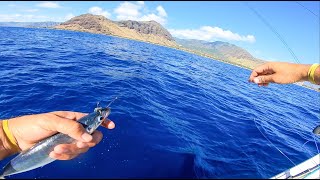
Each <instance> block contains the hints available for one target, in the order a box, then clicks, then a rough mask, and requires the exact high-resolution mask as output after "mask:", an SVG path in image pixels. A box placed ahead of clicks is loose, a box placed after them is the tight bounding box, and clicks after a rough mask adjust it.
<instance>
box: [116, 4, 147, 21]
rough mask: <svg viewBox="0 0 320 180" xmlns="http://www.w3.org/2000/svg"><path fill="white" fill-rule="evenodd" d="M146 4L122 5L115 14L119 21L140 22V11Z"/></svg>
mask: <svg viewBox="0 0 320 180" xmlns="http://www.w3.org/2000/svg"><path fill="white" fill-rule="evenodd" d="M143 5H144V3H137V4H134V3H131V2H123V3H121V4H120V5H119V6H118V7H117V8H116V9H115V10H114V12H115V13H116V14H117V17H116V18H117V19H118V20H138V19H139V16H140V12H139V10H140V9H141V8H142V7H143Z"/></svg>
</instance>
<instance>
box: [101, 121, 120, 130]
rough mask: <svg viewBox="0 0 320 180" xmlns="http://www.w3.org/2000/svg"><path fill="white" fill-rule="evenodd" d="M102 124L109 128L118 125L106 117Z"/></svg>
mask: <svg viewBox="0 0 320 180" xmlns="http://www.w3.org/2000/svg"><path fill="white" fill-rule="evenodd" d="M101 126H103V127H105V128H108V129H113V128H115V126H116V125H115V124H114V122H113V121H111V120H110V119H106V120H105V121H103V122H102V123H101Z"/></svg>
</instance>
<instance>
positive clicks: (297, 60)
mask: <svg viewBox="0 0 320 180" xmlns="http://www.w3.org/2000/svg"><path fill="white" fill-rule="evenodd" d="M243 3H244V4H245V5H246V6H247V7H248V8H249V9H250V10H251V11H252V12H253V13H254V14H255V15H256V16H258V17H259V19H260V20H261V21H262V22H263V23H264V24H265V25H267V26H268V27H269V28H270V29H271V30H272V32H274V33H275V34H276V35H277V37H278V38H279V39H280V40H281V42H282V43H283V44H284V45H285V46H286V48H287V49H288V50H289V52H290V53H291V55H292V56H293V58H294V59H295V61H296V62H297V63H298V64H300V61H299V59H298V57H297V56H296V54H295V53H294V52H293V51H292V49H291V48H290V47H289V45H288V44H287V43H286V41H285V40H284V38H283V37H282V36H281V35H280V34H279V33H278V32H277V30H276V29H275V28H274V27H273V26H272V25H271V24H270V23H269V22H268V21H267V20H266V19H265V18H264V17H262V15H260V14H259V13H258V12H257V11H256V10H255V9H254V8H253V7H251V6H250V5H249V4H248V3H247V2H243Z"/></svg>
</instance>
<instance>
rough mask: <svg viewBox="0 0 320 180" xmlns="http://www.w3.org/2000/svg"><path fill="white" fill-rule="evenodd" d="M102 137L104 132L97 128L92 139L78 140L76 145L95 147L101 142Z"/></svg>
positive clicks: (79, 146)
mask: <svg viewBox="0 0 320 180" xmlns="http://www.w3.org/2000/svg"><path fill="white" fill-rule="evenodd" d="M102 137H103V135H102V133H101V132H100V131H98V130H95V131H94V132H93V134H92V141H90V142H86V143H84V142H81V141H78V142H77V143H76V145H77V147H78V148H85V147H93V146H96V145H97V144H99V142H100V141H101V140H102Z"/></svg>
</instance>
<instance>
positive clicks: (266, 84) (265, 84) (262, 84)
mask: <svg viewBox="0 0 320 180" xmlns="http://www.w3.org/2000/svg"><path fill="white" fill-rule="evenodd" d="M268 85H269V83H259V84H258V86H260V87H261V86H268Z"/></svg>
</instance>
